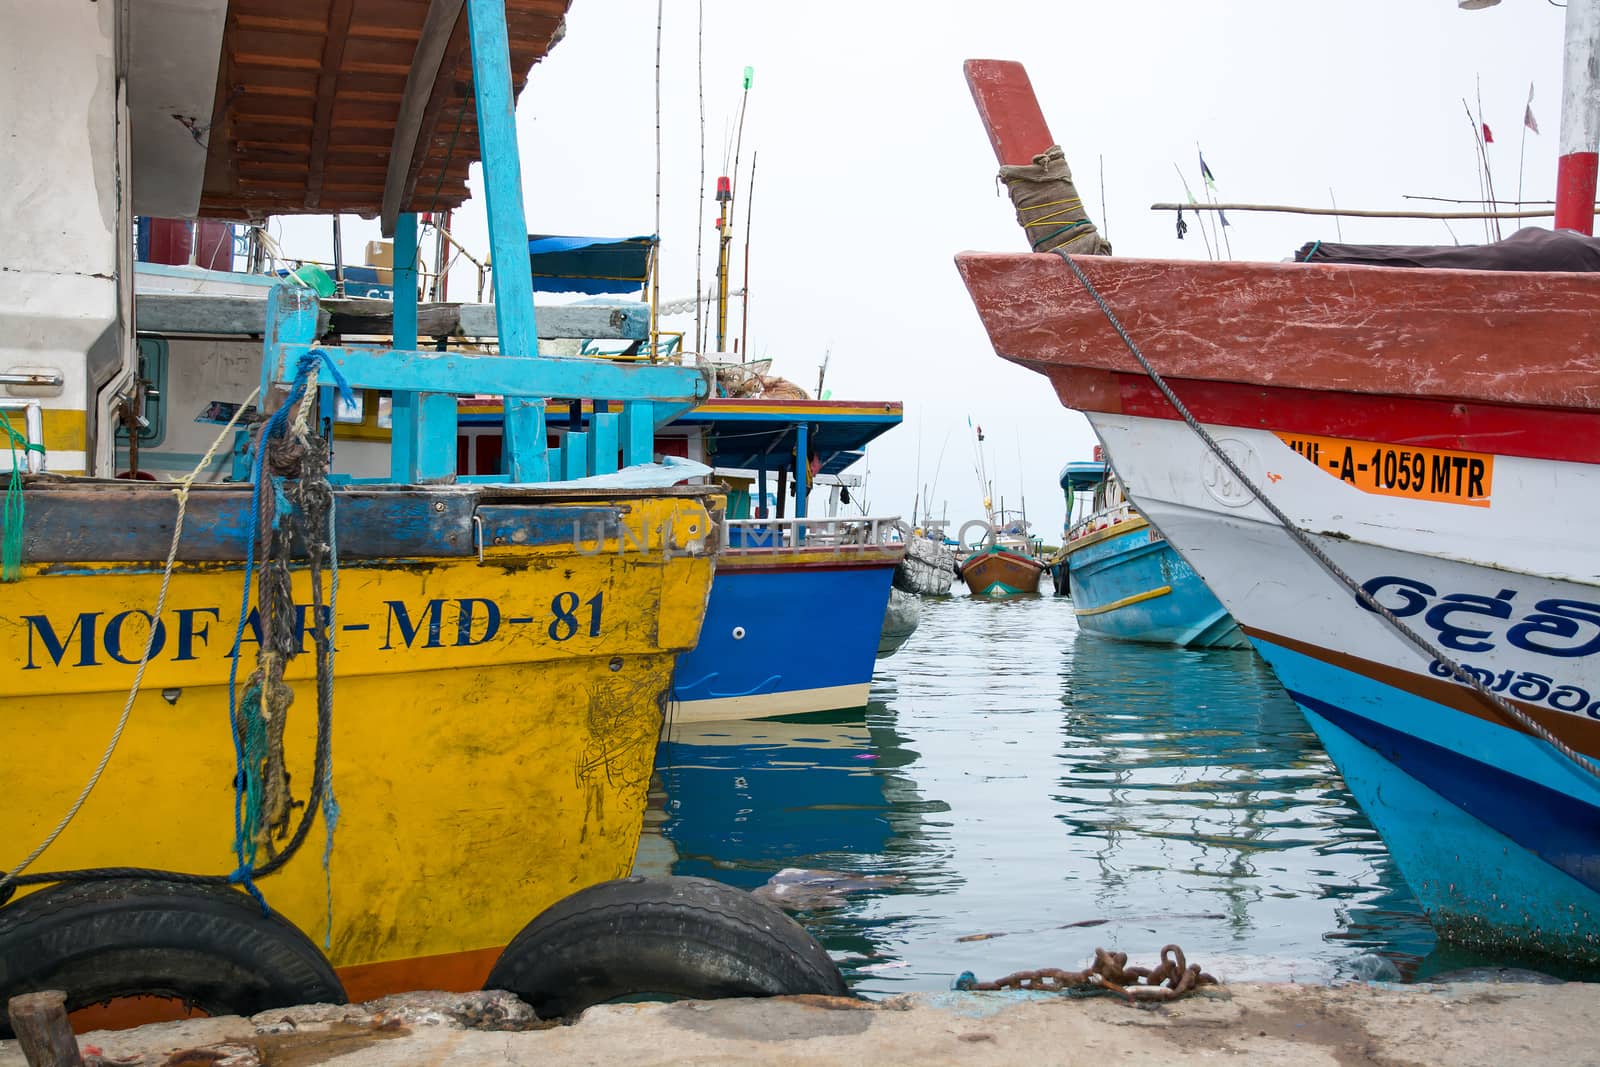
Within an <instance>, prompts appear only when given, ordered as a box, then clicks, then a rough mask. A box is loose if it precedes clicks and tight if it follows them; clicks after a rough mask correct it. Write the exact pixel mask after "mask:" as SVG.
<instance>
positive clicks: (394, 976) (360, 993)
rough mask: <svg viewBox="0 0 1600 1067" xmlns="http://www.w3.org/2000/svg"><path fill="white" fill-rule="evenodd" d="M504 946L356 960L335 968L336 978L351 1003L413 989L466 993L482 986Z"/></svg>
mask: <svg viewBox="0 0 1600 1067" xmlns="http://www.w3.org/2000/svg"><path fill="white" fill-rule="evenodd" d="M503 948H504V946H496V947H494V948H479V949H468V950H467V951H465V952H445V953H442V954H440V955H438V956H413V957H412V958H411V959H405V960H382V961H380V962H377V963H357V964H352V965H351V966H349V967H340V968H338V971H339V980H340V981H341V982H343V983H344V992H345V995H346V996H347V997H349V998H350V1002H351V1003H352V1004H354V1003H357V1002H359V1001H363V1000H372V999H374V998H376V997H384V996H388V995H389V994H390V993H405V992H409V991H410V990H413V989H442V990H444V991H445V992H447V993H468V992H471V991H472V990H474V989H482V988H483V983H484V982H485V981H486V980H487V979H488V977H489V971H490V969H491V968H493V967H494V961H495V960H497V959H499V958H500V953H501V951H502V949H503Z"/></svg>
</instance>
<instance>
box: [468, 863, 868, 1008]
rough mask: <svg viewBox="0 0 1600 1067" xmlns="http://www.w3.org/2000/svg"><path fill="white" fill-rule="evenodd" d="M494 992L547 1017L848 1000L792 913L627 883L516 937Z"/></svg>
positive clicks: (559, 907)
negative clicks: (634, 1003)
mask: <svg viewBox="0 0 1600 1067" xmlns="http://www.w3.org/2000/svg"><path fill="white" fill-rule="evenodd" d="M484 988H485V989H505V990H509V991H510V992H512V993H515V994H516V995H517V996H519V997H521V998H522V999H523V1000H525V1001H527V1002H528V1003H529V1004H530V1005H532V1007H533V1010H534V1011H535V1012H537V1013H538V1014H539V1016H540V1017H541V1018H546V1019H548V1018H555V1017H558V1016H563V1015H574V1014H576V1013H578V1012H580V1011H582V1010H583V1009H585V1008H588V1007H591V1006H593V1005H595V1004H603V1003H606V1002H607V1001H611V1000H616V999H618V998H620V997H628V996H637V995H642V994H666V995H671V996H678V997H689V998H693V999H697V1000H709V999H715V998H719V997H770V996H779V995H784V994H796V993H818V994H823V995H827V996H849V995H850V992H849V988H848V987H847V986H846V985H845V982H844V978H843V976H841V975H840V974H839V968H838V966H837V965H835V964H834V962H833V960H832V959H831V958H830V957H829V956H828V953H827V952H826V951H825V950H824V949H823V948H822V946H821V945H819V944H817V942H816V940H815V939H813V938H812V936H811V935H810V934H808V933H806V931H805V929H804V927H802V926H801V925H800V924H799V923H797V922H795V921H794V920H793V919H791V918H789V916H787V915H785V914H784V913H783V912H782V911H780V910H778V909H777V908H775V907H772V906H771V905H769V904H766V903H763V902H762V901H759V900H756V899H755V898H754V897H752V896H751V895H750V894H748V893H746V892H744V891H743V890H740V889H735V888H733V887H732V886H726V885H722V884H721V883H719V882H713V881H711V880H710V879H706V878H684V877H671V878H643V877H633V878H621V879H617V880H616V881H611V882H601V883H600V884H599V885H593V886H590V887H589V888H587V889H583V890H580V891H579V892H577V893H574V894H572V895H571V896H569V897H566V898H564V899H562V900H560V901H557V902H556V903H555V904H552V905H551V906H550V907H549V908H547V909H545V911H544V912H542V913H541V914H540V915H539V917H538V918H536V919H534V920H533V921H532V922H530V923H529V924H528V925H527V926H525V927H523V929H522V932H521V933H519V934H517V936H516V937H515V938H513V939H512V941H511V943H510V944H509V945H507V946H506V949H505V951H504V952H503V953H501V955H500V958H499V960H497V961H496V962H495V965H494V969H493V970H492V971H490V972H489V980H488V981H487V982H486V983H485V984H484Z"/></svg>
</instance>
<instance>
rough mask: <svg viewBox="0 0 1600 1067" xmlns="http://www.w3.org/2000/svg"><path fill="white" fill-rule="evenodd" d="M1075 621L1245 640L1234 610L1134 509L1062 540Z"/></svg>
mask: <svg viewBox="0 0 1600 1067" xmlns="http://www.w3.org/2000/svg"><path fill="white" fill-rule="evenodd" d="M1063 555H1064V559H1063V562H1062V566H1063V567H1064V568H1065V569H1066V571H1067V576H1068V581H1069V583H1070V584H1071V595H1072V610H1073V613H1074V614H1075V615H1076V616H1077V617H1078V629H1080V630H1083V631H1086V632H1088V633H1094V634H1099V635H1101V636H1102V637H1115V638H1118V639H1120V640H1124V641H1143V642H1146V643H1149V644H1157V645H1176V646H1178V647H1179V648H1249V647H1250V642H1249V640H1248V639H1247V638H1246V637H1245V636H1244V634H1243V633H1241V632H1240V631H1239V624H1238V623H1236V622H1234V620H1233V616H1231V615H1229V614H1228V611H1227V609H1226V608H1224V607H1223V606H1222V604H1221V603H1220V602H1218V600H1217V598H1216V597H1215V596H1213V595H1212V593H1211V590H1209V589H1207V588H1206V584H1205V583H1204V582H1202V581H1201V580H1200V576H1199V575H1197V574H1195V572H1194V568H1193V567H1191V566H1189V564H1188V563H1187V562H1186V561H1185V560H1184V558H1183V557H1182V556H1180V555H1178V553H1177V552H1176V551H1174V550H1173V547H1172V545H1171V544H1169V543H1168V542H1167V539H1166V538H1165V537H1163V536H1161V533H1160V531H1158V530H1156V529H1154V528H1153V527H1151V525H1150V524H1149V522H1147V521H1146V520H1144V519H1143V518H1140V517H1138V516H1135V517H1134V518H1132V519H1129V520H1127V521H1125V522H1121V523H1118V524H1117V525H1115V526H1110V527H1107V528H1106V529H1104V530H1098V531H1096V532H1094V533H1091V534H1089V535H1087V536H1085V537H1080V538H1079V539H1078V540H1076V541H1073V542H1071V543H1069V544H1067V545H1066V546H1065V548H1064V549H1063Z"/></svg>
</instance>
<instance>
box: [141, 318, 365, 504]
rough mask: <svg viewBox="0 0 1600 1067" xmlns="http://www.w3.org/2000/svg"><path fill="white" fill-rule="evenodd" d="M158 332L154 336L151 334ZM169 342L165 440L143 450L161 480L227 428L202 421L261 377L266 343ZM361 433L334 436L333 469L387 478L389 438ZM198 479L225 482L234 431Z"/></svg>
mask: <svg viewBox="0 0 1600 1067" xmlns="http://www.w3.org/2000/svg"><path fill="white" fill-rule="evenodd" d="M147 336H154V335H147ZM161 340H165V341H166V344H167V375H166V390H165V392H164V393H163V395H162V401H163V404H164V405H165V426H164V431H165V432H164V433H163V436H162V439H161V442H160V443H159V444H156V445H145V446H144V447H142V448H140V450H139V469H140V470H143V471H148V472H149V473H150V474H153V475H155V477H157V478H158V479H160V480H162V481H169V480H173V479H177V478H182V477H183V476H185V475H187V474H188V473H189V472H190V471H191V470H193V469H194V468H195V466H196V464H198V463H199V462H200V460H201V459H202V458H203V457H204V455H205V453H206V451H207V450H208V449H210V448H211V445H212V442H214V441H215V440H216V439H217V436H218V434H220V433H221V432H222V430H223V423H217V422H197V421H195V420H196V418H197V417H198V416H199V415H200V414H201V412H203V411H205V410H206V409H207V408H208V407H210V406H211V404H212V403H213V402H214V401H219V400H220V401H223V402H224V403H228V404H242V403H243V402H244V401H245V400H246V399H247V398H248V397H249V396H250V393H251V392H252V391H253V390H254V389H255V388H256V386H257V385H259V384H260V382H261V353H262V349H261V342H260V341H257V340H254V339H237V340H234V339H222V340H208V339H203V338H202V339H193V338H181V337H180V338H161ZM359 432H361V430H360V429H358V428H353V427H345V426H341V427H339V428H338V430H337V431H336V433H335V436H334V461H333V470H334V473H337V474H348V475H351V476H352V477H356V478H378V477H387V475H388V473H389V441H388V438H387V435H384V436H383V437H382V438H381V439H366V438H359V437H354V436H347V435H350V434H355V433H359ZM229 438H230V439H229V440H228V441H227V442H224V444H223V445H222V447H221V448H220V449H219V450H218V454H217V456H216V457H215V458H214V459H213V460H212V461H211V463H210V464H209V465H208V466H207V468H206V470H205V471H204V472H203V473H202V474H201V477H200V478H199V479H198V481H201V482H220V481H226V480H227V479H228V477H229V476H230V474H231V473H232V470H233V453H232V449H231V446H232V434H231V433H230V435H229ZM116 463H117V466H116V469H117V470H118V471H125V470H127V469H128V463H129V457H128V446H127V442H126V441H121V442H118V447H117V455H116Z"/></svg>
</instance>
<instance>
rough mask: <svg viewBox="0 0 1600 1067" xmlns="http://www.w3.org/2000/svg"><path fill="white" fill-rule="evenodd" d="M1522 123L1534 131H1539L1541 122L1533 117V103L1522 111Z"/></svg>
mask: <svg viewBox="0 0 1600 1067" xmlns="http://www.w3.org/2000/svg"><path fill="white" fill-rule="evenodd" d="M1522 124H1523V125H1524V126H1526V127H1528V129H1530V130H1532V131H1533V132H1534V133H1538V132H1539V124H1538V123H1537V122H1535V121H1534V118H1533V105H1532V104H1529V105H1528V106H1527V108H1525V109H1524V110H1523V112H1522Z"/></svg>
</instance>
